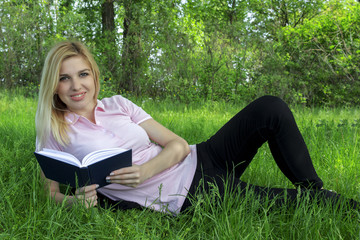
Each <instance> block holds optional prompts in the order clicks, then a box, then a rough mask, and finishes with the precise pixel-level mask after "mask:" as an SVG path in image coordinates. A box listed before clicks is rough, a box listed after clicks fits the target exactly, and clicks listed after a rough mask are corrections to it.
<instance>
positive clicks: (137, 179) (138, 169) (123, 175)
mask: <svg viewBox="0 0 360 240" xmlns="http://www.w3.org/2000/svg"><path fill="white" fill-rule="evenodd" d="M146 179H147V178H146V176H145V172H144V169H143V167H142V166H141V165H133V166H131V167H126V168H121V169H118V170H115V171H113V172H111V173H110V176H108V177H106V181H107V182H109V183H118V184H121V185H125V186H128V187H133V188H135V187H137V186H138V185H140V184H141V183H143V182H144V181H145V180H146Z"/></svg>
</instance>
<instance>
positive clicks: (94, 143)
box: [45, 96, 197, 214]
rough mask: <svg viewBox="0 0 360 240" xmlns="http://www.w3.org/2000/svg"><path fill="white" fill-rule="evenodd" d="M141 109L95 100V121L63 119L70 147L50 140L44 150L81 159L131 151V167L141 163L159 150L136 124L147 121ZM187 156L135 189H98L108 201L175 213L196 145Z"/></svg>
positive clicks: (115, 100) (128, 103) (126, 103)
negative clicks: (106, 152)
mask: <svg viewBox="0 0 360 240" xmlns="http://www.w3.org/2000/svg"><path fill="white" fill-rule="evenodd" d="M150 118H151V116H150V115H149V114H147V113H146V112H145V111H144V110H143V109H142V108H140V107H138V106H137V105H135V104H134V103H132V102H131V101H129V100H128V99H126V98H123V97H122V96H113V97H111V98H104V99H102V100H101V101H99V100H98V103H97V106H96V108H95V122H96V124H94V123H92V122H90V121H89V120H87V119H86V118H84V117H82V116H79V115H77V114H75V113H69V114H68V115H67V117H66V119H67V121H68V122H69V123H70V125H69V126H70V129H69V130H70V131H69V132H68V136H69V139H70V144H68V145H67V146H66V147H62V146H61V145H59V144H58V143H57V142H56V141H55V140H54V138H53V137H50V139H49V141H48V142H47V143H46V145H45V148H50V149H56V150H60V151H65V152H68V153H71V154H73V155H74V156H76V157H77V158H78V159H82V158H83V157H84V156H85V155H86V154H88V153H90V152H92V151H95V150H99V149H105V148H113V147H121V148H126V149H132V154H133V156H132V157H133V159H132V161H133V164H137V165H140V164H143V163H145V162H147V161H149V160H150V159H152V158H153V157H155V156H156V155H157V154H159V153H160V152H161V151H162V147H161V146H159V145H157V144H155V143H153V142H151V141H150V139H149V137H148V135H147V133H146V131H145V130H144V129H143V128H142V127H140V126H139V124H140V123H142V122H144V121H146V120H148V119H150ZM190 149H191V152H190V154H189V155H188V156H187V157H186V158H185V159H184V160H183V161H181V162H180V163H178V164H176V165H174V166H173V167H171V168H169V169H167V170H165V171H163V172H161V173H159V174H157V175H155V176H154V177H152V178H150V179H148V180H146V181H145V182H144V183H142V184H141V185H139V186H138V187H136V188H131V187H126V186H123V185H120V184H110V185H107V186H105V187H102V188H100V189H98V191H99V192H100V193H102V194H103V195H105V196H107V197H109V198H110V199H112V200H115V201H116V200H126V201H132V202H136V203H138V204H140V205H142V206H145V207H149V208H152V209H154V210H157V211H162V212H171V213H173V214H177V213H179V211H180V208H181V206H182V205H183V203H184V200H185V197H186V195H187V192H188V191H187V190H188V189H189V188H190V185H191V183H192V179H193V177H194V173H195V169H196V162H197V156H196V146H195V145H191V146H190Z"/></svg>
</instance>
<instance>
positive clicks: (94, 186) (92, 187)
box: [75, 184, 99, 194]
mask: <svg viewBox="0 0 360 240" xmlns="http://www.w3.org/2000/svg"><path fill="white" fill-rule="evenodd" d="M98 187H99V185H98V184H92V185H89V186H85V187H82V188H78V189H76V191H75V194H84V193H86V192H90V191H93V190H95V189H97V188H98Z"/></svg>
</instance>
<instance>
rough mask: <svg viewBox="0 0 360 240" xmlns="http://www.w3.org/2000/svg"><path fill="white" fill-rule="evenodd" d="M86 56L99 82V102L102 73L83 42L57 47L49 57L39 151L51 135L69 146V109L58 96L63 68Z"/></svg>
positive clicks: (39, 110)
mask: <svg viewBox="0 0 360 240" xmlns="http://www.w3.org/2000/svg"><path fill="white" fill-rule="evenodd" d="M74 56H82V57H83V58H84V59H85V60H86V61H87V62H88V64H89V66H90V69H91V71H92V74H93V77H94V81H95V96H94V101H96V99H97V96H98V94H99V90H100V81H99V78H100V72H99V67H98V65H97V64H96V62H95V60H94V58H93V56H92V54H91V53H90V51H89V50H88V49H87V47H86V46H85V45H84V44H82V43H81V42H77V41H64V42H60V43H58V44H56V45H55V46H54V47H53V48H52V49H51V50H50V51H49V53H48V55H47V57H46V59H45V63H44V67H43V70H42V75H41V82H40V90H39V101H38V107H37V111H36V117H35V124H36V142H37V143H36V144H37V145H36V148H37V150H41V149H42V148H43V147H44V146H45V144H46V142H47V141H48V139H49V137H50V134H52V135H53V137H54V139H55V140H56V141H57V142H58V143H59V144H60V145H62V146H65V145H66V144H68V143H69V139H68V135H67V131H68V124H67V123H66V121H65V113H66V110H67V107H66V105H65V104H64V103H63V102H62V101H61V100H60V98H59V97H58V95H57V94H56V90H57V88H58V83H59V74H60V68H61V64H62V62H63V61H64V60H65V59H68V58H70V57H74Z"/></svg>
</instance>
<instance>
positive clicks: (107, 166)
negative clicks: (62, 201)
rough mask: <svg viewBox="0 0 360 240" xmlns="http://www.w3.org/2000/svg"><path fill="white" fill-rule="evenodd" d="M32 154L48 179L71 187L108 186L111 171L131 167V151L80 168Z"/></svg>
mask: <svg viewBox="0 0 360 240" xmlns="http://www.w3.org/2000/svg"><path fill="white" fill-rule="evenodd" d="M34 154H35V156H36V159H37V160H38V162H39V165H40V167H41V169H42V171H43V172H44V174H45V176H46V177H47V178H48V179H51V180H54V181H57V182H59V183H63V184H69V185H70V186H72V187H83V186H86V185H91V184H99V187H103V186H105V185H107V184H109V183H107V182H106V177H107V176H109V174H110V173H111V172H112V171H114V170H117V169H120V168H123V167H130V166H131V165H132V150H131V149H130V150H127V151H125V152H122V153H119V154H117V155H114V156H111V157H109V158H106V159H103V160H101V161H99V162H96V163H94V164H91V165H89V166H87V167H81V168H80V167H78V166H74V165H71V164H68V163H64V162H62V161H59V160H57V159H53V158H50V157H47V156H44V155H41V154H38V153H36V152H35V153H34Z"/></svg>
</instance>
